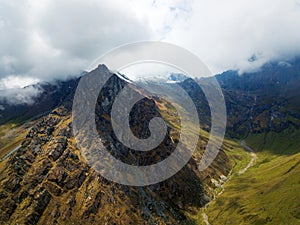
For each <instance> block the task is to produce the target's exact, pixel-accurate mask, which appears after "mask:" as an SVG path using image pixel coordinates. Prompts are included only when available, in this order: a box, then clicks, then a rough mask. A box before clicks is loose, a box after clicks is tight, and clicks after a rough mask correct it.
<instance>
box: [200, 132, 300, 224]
mask: <svg viewBox="0 0 300 225" xmlns="http://www.w3.org/2000/svg"><path fill="white" fill-rule="evenodd" d="M294 135H295V134H294ZM296 135H297V133H296ZM289 138H294V137H290V136H289ZM262 139H263V140H264V142H262ZM271 139H272V141H270V140H271ZM282 141H283V140H279V139H278V137H277V136H276V134H268V135H265V136H264V138H261V137H259V136H253V137H251V138H249V139H248V140H247V143H249V145H251V146H254V147H255V149H256V153H254V152H249V151H252V148H250V147H249V146H247V144H246V142H245V141H242V142H241V143H240V144H241V146H242V147H243V148H244V149H245V150H246V151H248V154H249V155H251V159H248V164H247V165H246V166H245V165H244V168H242V169H234V171H233V172H232V175H231V177H230V178H229V179H228V180H227V182H226V183H225V184H224V190H222V191H221V194H218V193H220V191H218V190H217V194H216V195H215V196H216V197H215V199H214V200H213V201H211V202H210V203H209V204H208V205H206V207H205V208H204V209H203V210H202V212H200V213H199V220H198V222H199V224H204V225H208V224H210V225H218V224H220V225H225V224H231V225H235V224H238V225H242V224H249V225H250V224H258V225H259V224H274V225H280V224H291V225H294V224H300V194H299V189H300V153H297V151H298V152H299V146H298V145H299V143H297V141H293V142H291V143H290V144H289V145H286V143H281V142H282ZM277 142H278V143H277ZM259 143H272V145H274V144H275V145H274V146H281V145H280V143H281V144H284V145H285V146H288V147H286V148H284V150H283V149H282V150H281V151H280V150H278V149H275V148H274V146H271V145H269V144H264V146H263V147H262V145H261V146H260V148H259V147H258V144H259ZM257 149H258V150H260V151H257ZM295 149H297V151H295ZM279 153H281V154H279ZM249 160H250V161H249Z"/></svg>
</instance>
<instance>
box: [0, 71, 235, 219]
mask: <svg viewBox="0 0 300 225" xmlns="http://www.w3.org/2000/svg"><path fill="white" fill-rule="evenodd" d="M118 79H119V78H117V77H113V78H112V79H111V81H110V82H111V83H110V84H109V85H108V89H107V90H105V92H104V93H102V94H104V95H103V97H106V98H107V99H106V101H104V105H100V103H101V101H100V103H99V105H97V106H96V113H97V118H96V123H97V126H98V131H99V135H100V137H101V139H102V140H103V142H104V146H106V147H108V146H110V147H111V149H110V150H111V153H112V155H114V156H115V157H116V158H118V159H119V160H123V161H124V162H127V163H131V164H138V165H149V164H152V163H155V162H158V161H160V160H162V159H164V158H166V157H168V155H169V154H170V153H171V152H172V150H173V149H174V147H176V143H174V141H173V140H172V139H171V138H170V137H169V133H170V132H171V128H169V133H168V135H167V137H166V139H165V140H164V142H163V143H162V144H161V145H160V146H159V147H158V149H156V152H154V151H150V153H145V154H141V153H136V152H134V151H132V150H130V149H128V148H126V147H124V146H123V145H122V144H121V143H119V142H118V141H117V139H116V137H114V134H113V131H112V129H111V125H110V117H109V115H110V114H109V113H107V112H109V110H110V108H111V104H112V101H113V99H114V97H115V96H116V94H117V93H118V92H119V91H120V89H121V88H122V87H123V86H124V85H125V84H124V81H121V80H118ZM136 107H138V108H137V109H135V110H134V112H133V113H132V120H133V122H132V124H131V125H132V126H133V127H134V131H135V132H136V135H137V136H139V135H141V136H147V132H148V131H147V126H148V122H149V120H150V119H151V117H153V116H159V115H160V114H159V112H158V110H157V107H156V105H155V102H154V101H153V100H152V99H149V98H145V99H144V100H143V101H141V102H140V103H139V105H137V106H136ZM134 120H135V121H140V122H134ZM71 122H72V121H71V113H70V111H69V110H67V109H66V108H65V107H63V106H62V107H60V108H57V109H56V110H54V111H53V112H52V113H50V114H49V115H48V116H45V117H43V118H42V119H40V120H39V121H37V123H36V124H35V126H33V127H32V129H31V130H30V132H29V133H28V135H27V137H26V139H25V140H24V141H23V143H22V146H21V148H20V149H19V150H18V151H17V152H16V153H14V154H13V155H12V156H11V157H10V159H8V160H5V161H2V162H0V165H1V168H3V169H2V170H1V173H0V215H1V216H0V224H6V223H7V224H43V225H44V224H188V223H189V222H190V219H189V218H187V217H186V216H185V213H184V211H187V210H188V211H189V213H191V214H193V213H194V214H197V213H198V209H199V207H200V206H203V205H204V204H205V203H206V201H207V199H206V198H205V190H204V188H203V183H202V178H203V177H205V176H213V175H212V174H213V171H214V168H211V174H209V175H207V174H203V173H200V172H199V171H198V169H197V161H196V160H195V159H191V161H190V162H189V164H188V165H186V166H185V167H184V168H183V169H182V170H181V171H180V172H179V173H177V174H176V175H174V176H173V177H171V178H170V179H168V180H166V181H164V182H162V183H159V184H155V185H151V186H148V187H129V186H124V185H120V184H116V183H113V182H110V181H108V180H106V179H104V178H103V177H101V176H100V175H99V174H97V173H96V172H95V171H94V170H93V169H92V168H90V167H89V165H88V164H87V162H86V161H85V159H84V157H83V156H82V155H81V154H80V151H79V150H78V149H77V146H76V143H75V140H74V137H73V136H72V133H71ZM173 132H176V131H173ZM201 149H202V148H201V146H199V151H200V150H201ZM155 153H156V154H155ZM226 157H227V156H226V155H225V154H224V153H221V154H220V156H219V158H220V159H219V160H221V162H222V163H223V162H224V161H226V159H227V158H226ZM216 168H217V169H216V170H218V173H219V171H220V170H222V168H220V167H216ZM225 168H229V166H227V167H225ZM228 171H229V169H228ZM222 172H224V174H226V171H222ZM204 175H205V176H204Z"/></svg>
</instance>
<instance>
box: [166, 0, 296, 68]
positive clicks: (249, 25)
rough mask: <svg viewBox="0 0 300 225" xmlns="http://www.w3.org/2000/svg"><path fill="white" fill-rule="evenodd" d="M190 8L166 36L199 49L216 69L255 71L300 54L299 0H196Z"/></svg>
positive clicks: (197, 51)
mask: <svg viewBox="0 0 300 225" xmlns="http://www.w3.org/2000/svg"><path fill="white" fill-rule="evenodd" d="M190 8H191V9H192V11H191V13H190V14H189V16H188V18H187V19H184V20H177V21H175V22H174V24H173V29H172V30H171V31H170V32H169V33H168V34H167V36H166V38H165V40H167V41H170V42H173V43H177V44H179V45H181V46H183V47H186V48H188V49H189V50H191V51H192V52H194V53H196V54H197V55H198V56H199V57H200V58H201V59H202V60H203V61H204V62H206V64H207V65H208V66H209V67H210V68H211V69H212V70H213V71H215V72H220V71H223V70H226V69H239V70H240V71H248V70H254V69H256V68H258V67H260V66H261V65H263V64H264V63H265V62H267V61H269V60H281V59H283V60H285V59H289V58H290V57H293V56H295V55H299V54H300V42H299V40H300V32H299V30H300V5H299V0H287V1H282V0H244V1H239V0H226V1H218V0H210V1H206V0H197V1H196V0H195V1H192V2H190ZM253 55H255V56H256V60H255V61H251V60H249V58H251V57H252V56H253Z"/></svg>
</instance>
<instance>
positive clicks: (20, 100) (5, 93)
mask: <svg viewBox="0 0 300 225" xmlns="http://www.w3.org/2000/svg"><path fill="white" fill-rule="evenodd" d="M42 92H43V89H42V88H41V87H40V86H36V85H35V86H33V85H31V86H27V87H24V88H11V89H5V90H0V102H1V103H2V104H3V103H6V104H9V105H20V104H27V105H32V104H33V103H34V102H35V98H36V97H37V96H39V95H40V94H41V93H42ZM0 106H1V107H0V110H4V106H3V105H0Z"/></svg>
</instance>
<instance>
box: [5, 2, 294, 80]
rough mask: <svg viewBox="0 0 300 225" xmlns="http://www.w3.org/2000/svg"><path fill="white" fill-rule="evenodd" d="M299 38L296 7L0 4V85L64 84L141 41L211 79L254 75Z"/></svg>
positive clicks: (282, 57) (276, 4) (286, 4)
mask: <svg viewBox="0 0 300 225" xmlns="http://www.w3.org/2000/svg"><path fill="white" fill-rule="evenodd" d="M299 30H300V4H299V0H286V1H282V0H251V1H250V0H244V1H239V0H224V1H218V0H210V1H207V0H165V1H157V0H143V1H140V0H127V1H126V0H109V1H108V0H85V1H82V0H24V1H17V0H1V2H0V79H2V78H6V77H12V76H13V77H14V76H18V77H32V78H36V79H39V80H47V81H49V80H53V79H65V78H67V77H68V76H72V75H78V74H79V73H80V72H81V71H82V70H84V69H85V68H87V67H88V66H89V65H90V64H91V63H92V62H93V60H94V59H96V58H97V57H99V56H101V55H102V54H104V53H105V52H106V51H108V50H110V49H111V48H114V47H117V46H118V45H120V44H125V43H128V42H134V41H141V40H163V41H167V42H171V43H174V44H178V45H179V46H182V47H185V48H187V49H189V50H190V51H192V52H194V53H195V54H197V55H198V56H199V57H200V59H201V60H202V61H203V62H205V63H206V64H207V65H208V66H209V67H210V68H211V69H212V71H213V72H221V71H224V70H226V69H239V70H240V71H248V70H255V69H256V68H258V67H260V66H261V65H263V64H264V63H265V62H267V61H269V60H272V59H279V60H283V61H284V60H285V59H288V58H290V57H292V56H295V55H297V54H300V42H299V40H300V32H299ZM254 55H255V57H254V58H255V60H249V59H250V58H253V56H254Z"/></svg>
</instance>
